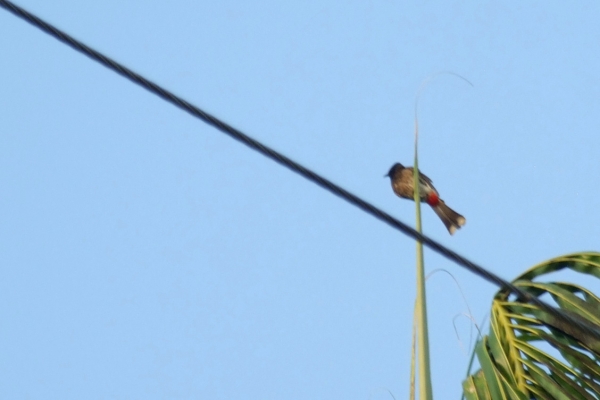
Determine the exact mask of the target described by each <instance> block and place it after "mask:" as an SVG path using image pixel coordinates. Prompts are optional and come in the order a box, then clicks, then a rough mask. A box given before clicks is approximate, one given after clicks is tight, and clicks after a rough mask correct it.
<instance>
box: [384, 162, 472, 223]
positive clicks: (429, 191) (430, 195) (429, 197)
mask: <svg viewBox="0 0 600 400" xmlns="http://www.w3.org/2000/svg"><path fill="white" fill-rule="evenodd" d="M413 174H414V170H413V168H412V167H404V166H403V165H402V164H400V163H396V164H394V165H392V168H390V170H389V172H388V173H387V175H386V176H389V177H390V181H391V183H392V189H394V193H396V195H398V196H399V197H402V198H404V199H408V200H414V184H413V183H414V178H413ZM419 196H420V197H421V201H423V202H425V203H427V204H429V205H430V206H431V208H433V211H435V213H436V214H437V216H438V217H440V219H441V220H442V222H443V223H444V225H445V226H446V229H448V232H450V234H451V235H453V234H454V232H456V230H457V229H460V228H461V226H463V225H464V224H465V223H466V222H467V220H466V219H465V217H463V216H462V215H460V214H459V213H457V212H456V211H454V210H453V209H451V208H450V207H448V206H447V205H446V203H445V202H444V201H443V200H442V199H440V196H439V193H438V191H437V190H436V188H435V187H434V186H433V182H432V181H431V179H429V178H428V177H427V176H426V175H425V174H423V173H421V172H419Z"/></svg>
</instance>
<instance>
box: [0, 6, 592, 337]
mask: <svg viewBox="0 0 600 400" xmlns="http://www.w3.org/2000/svg"><path fill="white" fill-rule="evenodd" d="M0 6H1V7H3V8H5V9H6V10H8V11H10V12H12V13H13V14H15V15H16V16H18V17H20V18H22V19H24V20H25V21H27V22H29V23H30V24H32V25H34V26H35V27H37V28H39V29H41V30H43V31H44V32H46V33H47V34H49V35H50V36H54V37H55V38H56V39H58V40H59V41H61V42H63V43H65V44H66V45H68V46H71V47H72V48H74V49H75V50H77V51H79V52H81V53H83V54H84V55H86V56H88V57H90V58H91V59H93V60H95V61H98V62H99V63H100V64H102V65H104V66H105V67H107V68H109V69H112V70H113V71H115V72H117V73H118V74H120V75H122V76H123V77H125V78H127V79H129V80H131V81H132V82H134V83H137V84H138V85H140V86H141V87H143V88H144V89H146V90H148V91H150V92H152V93H154V94H155V95H157V96H159V97H161V98H162V99H164V100H166V101H168V102H169V103H172V104H174V105H175V106H177V107H179V108H181V109H182V110H184V111H187V112H188V113H190V114H192V115H193V116H195V117H197V118H200V119H201V120H202V121H204V122H206V123H207V124H209V125H212V126H214V127H215V128H217V129H218V130H220V131H221V132H223V133H225V134H227V135H229V136H230V137H232V138H234V139H236V140H238V141H240V142H242V143H244V144H245V145H246V146H248V147H250V148H252V149H254V150H256V151H258V152H259V153H261V154H262V155H264V156H266V157H269V158H270V159H272V160H274V161H276V162H278V163H279V164H281V165H283V166H284V167H286V168H288V169H290V170H292V171H293V172H296V173H297V174H300V175H302V176H303V177H305V178H306V179H308V180H309V181H311V182H313V183H316V184H317V185H319V186H321V187H322V188H323V189H325V190H327V191H329V192H331V193H333V194H335V195H336V196H338V197H340V198H342V199H344V200H346V201H347V202H349V203H351V204H353V205H355V206H357V207H358V208H360V209H361V210H363V211H365V212H366V213H368V214H371V215H372V216H374V217H375V218H377V219H379V220H381V221H383V222H385V223H386V224H388V225H390V226H392V227H393V228H395V229H397V230H399V231H400V232H402V233H404V234H405V235H407V236H410V237H411V238H413V239H415V240H419V241H421V242H422V243H423V244H424V245H425V246H427V247H429V248H430V249H431V250H433V251H435V252H436V253H439V254H441V255H442V256H444V257H446V258H448V259H449V260H451V261H454V262H455V263H457V264H459V265H461V266H463V267H465V268H466V269H468V270H469V271H471V272H473V273H474V274H476V275H479V276H480V277H482V278H484V279H485V280H487V281H489V282H492V283H493V284H495V285H496V286H499V287H501V288H502V289H505V290H509V291H510V292H512V293H514V294H515V295H517V296H518V297H519V298H520V299H523V300H526V301H528V302H530V303H532V304H535V305H536V306H538V307H540V308H541V309H543V310H544V311H546V312H548V313H550V314H551V315H553V316H555V317H556V318H559V319H560V320H562V321H563V322H564V323H566V324H568V325H572V326H575V327H577V328H579V329H580V330H581V331H583V332H585V333H587V334H589V335H591V336H593V337H595V338H597V339H600V327H598V326H595V325H590V324H589V323H583V322H581V321H580V320H578V319H575V318H573V317H571V316H570V315H567V314H565V313H564V312H562V311H561V310H559V309H557V308H555V307H552V306H550V305H548V304H546V303H545V302H543V301H541V300H540V299H538V298H537V297H535V296H533V295H531V294H529V293H527V292H525V291H523V290H521V289H519V288H518V287H516V286H515V285H513V284H511V283H510V282H508V281H505V280H504V279H502V278H500V277H499V276H497V275H495V274H494V273H492V272H490V271H488V270H486V269H484V268H483V267H480V266H479V265H477V264H475V263H473V262H471V261H469V260H467V259H466V258H465V257H463V256H461V255H459V254H458V253H456V252H454V251H452V250H450V249H448V248H447V247H445V246H443V245H442V244H440V243H438V242H437V241H435V240H433V239H431V238H430V237H428V236H425V235H423V234H421V233H419V232H417V231H416V230H415V229H413V228H412V227H410V226H409V225H407V224H405V223H403V222H401V221H399V220H397V219H396V218H394V217H392V216H391V215H389V214H388V213H386V212H384V211H382V210H380V209H379V208H377V207H375V206H374V205H372V204H370V203H368V202H366V201H364V200H362V199H361V198H359V197H358V196H356V195H354V194H352V193H350V192H348V191H347V190H345V189H343V188H341V187H340V186H338V185H336V184H335V183H333V182H331V181H330V180H328V179H325V178H323V177H322V176H320V175H318V174H317V173H315V172H313V171H311V170H309V169H308V168H305V167H303V166H302V165H300V164H298V163H297V162H295V161H293V160H291V159H289V158H288V157H286V156H284V155H283V154H281V153H279V152H277V151H275V150H273V149H271V148H270V147H268V146H265V145H264V144H262V143H260V142H258V141H257V140H254V139H252V138H251V137H249V136H247V135H246V134H244V133H242V132H240V131H239V130H237V129H235V128H234V127H232V126H230V125H228V124H226V123H225V122H223V121H221V120H219V119H218V118H216V117H214V116H212V115H210V114H208V113H206V112H204V111H202V110H201V109H199V108H198V107H196V106H194V105H193V104H190V103H189V102H187V101H185V100H183V99H182V98H181V97H179V96H177V95H175V94H173V93H171V92H170V91H168V90H166V89H164V88H162V87H161V86H159V85H157V84H156V83H154V82H151V81H149V80H148V79H146V78H144V77H143V76H141V75H139V74H137V73H135V72H133V71H132V70H130V69H129V68H127V67H125V66H123V65H121V64H119V63H118V62H116V61H114V60H112V59H110V58H109V57H107V56H105V55H104V54H102V53H100V52H98V51H96V50H94V49H92V48H90V47H88V46H86V45H85V44H83V43H82V42H80V41H78V40H77V39H75V38H73V37H71V36H69V35H67V34H66V33H65V32H63V31H61V30H59V29H58V28H56V27H54V26H52V25H50V24H49V23H47V22H45V21H43V20H41V19H40V18H38V17H36V16H35V15H33V14H31V13H29V12H28V11H26V10H24V9H22V8H21V7H18V6H16V5H15V4H13V3H11V2H10V1H7V0H0Z"/></svg>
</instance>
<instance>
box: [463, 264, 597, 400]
mask: <svg viewBox="0 0 600 400" xmlns="http://www.w3.org/2000/svg"><path fill="white" fill-rule="evenodd" d="M560 270H571V271H573V272H575V273H579V274H585V275H588V276H589V277H591V278H596V279H600V253H593V252H585V253H576V254H570V255H566V256H562V257H557V258H554V259H552V260H549V261H546V262H544V263H541V264H539V265H536V266H534V267H533V268H531V269H529V270H527V271H525V272H524V273H523V274H521V275H520V276H519V277H517V279H515V280H514V281H513V283H514V284H515V285H516V286H518V287H519V288H521V289H523V290H524V291H527V292H528V293H531V294H532V295H534V296H538V297H539V296H549V297H550V298H551V299H552V300H553V301H554V303H555V306H556V308H558V309H560V310H562V311H563V312H564V313H567V314H569V315H570V316H572V317H573V318H576V319H579V320H581V321H585V322H587V323H588V324H589V325H591V326H597V327H598V329H599V330H600V298H598V296H596V295H595V294H594V293H592V292H591V291H589V290H588V289H586V288H583V287H581V286H579V285H575V284H572V283H566V282H543V281H542V280H541V278H542V277H543V275H546V274H549V273H552V272H556V271H560ZM534 280H535V281H534ZM475 353H476V355H477V359H478V361H479V364H480V366H481V367H480V370H478V371H476V372H475V373H474V374H472V375H470V376H468V377H467V379H466V380H465V381H464V382H463V389H464V397H466V398H467V399H469V400H471V399H565V400H571V399H577V400H578V399H581V400H587V399H590V400H600V341H598V340H597V339H595V338H593V337H591V336H590V335H588V334H586V333H585V332H582V331H581V330H579V329H577V327H575V326H572V325H566V324H564V323H563V322H562V321H559V320H557V319H556V318H555V317H554V316H553V315H551V314H549V313H548V312H546V311H544V310H541V309H539V308H538V307H536V306H534V305H532V304H529V303H524V302H521V301H520V299H516V298H514V296H513V295H511V294H510V293H509V292H508V291H505V290H501V291H499V292H498V293H497V294H496V296H495V297H494V301H493V303H492V312H491V320H490V333H489V335H488V336H485V337H484V338H482V339H481V340H479V342H478V343H477V345H476V347H475Z"/></svg>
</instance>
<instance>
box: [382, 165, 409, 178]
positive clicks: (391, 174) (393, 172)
mask: <svg viewBox="0 0 600 400" xmlns="http://www.w3.org/2000/svg"><path fill="white" fill-rule="evenodd" d="M401 169H404V165H402V164H400V163H396V164H394V165H392V168H390V170H389V171H388V173H387V175H384V178H385V177H388V176H389V177H390V178H393V177H394V174H395V173H396V171H399V170H401Z"/></svg>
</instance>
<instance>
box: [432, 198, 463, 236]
mask: <svg viewBox="0 0 600 400" xmlns="http://www.w3.org/2000/svg"><path fill="white" fill-rule="evenodd" d="M432 208H433V211H435V213H436V214H437V216H438V217H440V219H441V220H442V222H443V223H444V225H446V228H447V229H448V232H450V234H451V235H454V232H456V230H457V229H460V227H461V226H463V225H464V224H465V223H466V222H467V220H466V219H465V217H463V216H462V215H460V214H459V213H457V212H456V211H454V210H453V209H451V208H450V207H448V206H447V205H446V203H444V202H443V201H442V200H440V202H439V203H438V204H437V205H436V206H435V207H432Z"/></svg>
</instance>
